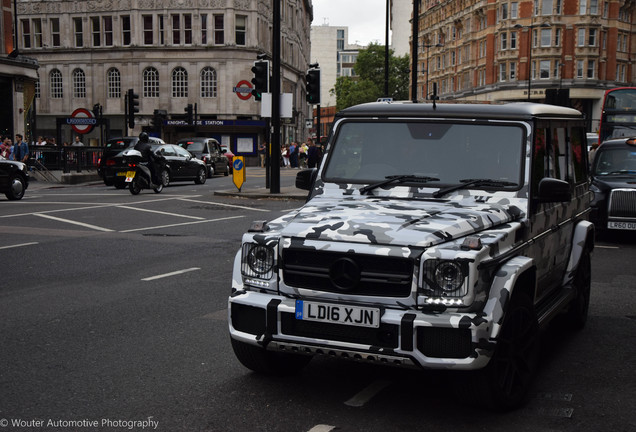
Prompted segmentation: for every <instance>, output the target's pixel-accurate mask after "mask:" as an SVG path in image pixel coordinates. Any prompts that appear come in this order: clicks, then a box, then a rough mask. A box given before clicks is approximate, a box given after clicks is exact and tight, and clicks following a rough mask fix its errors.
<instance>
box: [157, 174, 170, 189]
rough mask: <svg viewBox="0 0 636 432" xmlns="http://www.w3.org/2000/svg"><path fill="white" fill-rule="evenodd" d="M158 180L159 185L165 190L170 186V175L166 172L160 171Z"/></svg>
mask: <svg viewBox="0 0 636 432" xmlns="http://www.w3.org/2000/svg"><path fill="white" fill-rule="evenodd" d="M159 180H161V185H162V186H163V187H164V188H165V187H167V186H168V185H169V184H170V173H169V172H168V171H167V170H162V171H161V173H159Z"/></svg>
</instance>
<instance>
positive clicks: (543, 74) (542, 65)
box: [539, 60, 550, 79]
mask: <svg viewBox="0 0 636 432" xmlns="http://www.w3.org/2000/svg"><path fill="white" fill-rule="evenodd" d="M539 78H540V79H548V78H550V60H541V61H540V62H539Z"/></svg>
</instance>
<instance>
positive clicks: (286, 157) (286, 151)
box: [280, 144, 289, 168]
mask: <svg viewBox="0 0 636 432" xmlns="http://www.w3.org/2000/svg"><path fill="white" fill-rule="evenodd" d="M280 154H281V156H282V157H283V166H284V167H285V168H289V144H285V145H284V146H282V147H281V148H280Z"/></svg>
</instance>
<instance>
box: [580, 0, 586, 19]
mask: <svg viewBox="0 0 636 432" xmlns="http://www.w3.org/2000/svg"><path fill="white" fill-rule="evenodd" d="M586 12H587V0H579V15H585V14H586Z"/></svg>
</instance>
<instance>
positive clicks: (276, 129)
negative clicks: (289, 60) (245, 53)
mask: <svg viewBox="0 0 636 432" xmlns="http://www.w3.org/2000/svg"><path fill="white" fill-rule="evenodd" d="M272 12H273V17H272V18H273V19H272V36H273V37H272V81H271V83H270V92H271V94H272V141H271V143H270V145H271V146H272V155H271V161H272V162H275V161H278V160H279V159H280V2H279V1H275V2H273V8H272ZM269 167H270V177H271V178H270V181H271V184H270V188H269V191H270V192H271V193H280V164H278V163H270V164H269Z"/></svg>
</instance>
